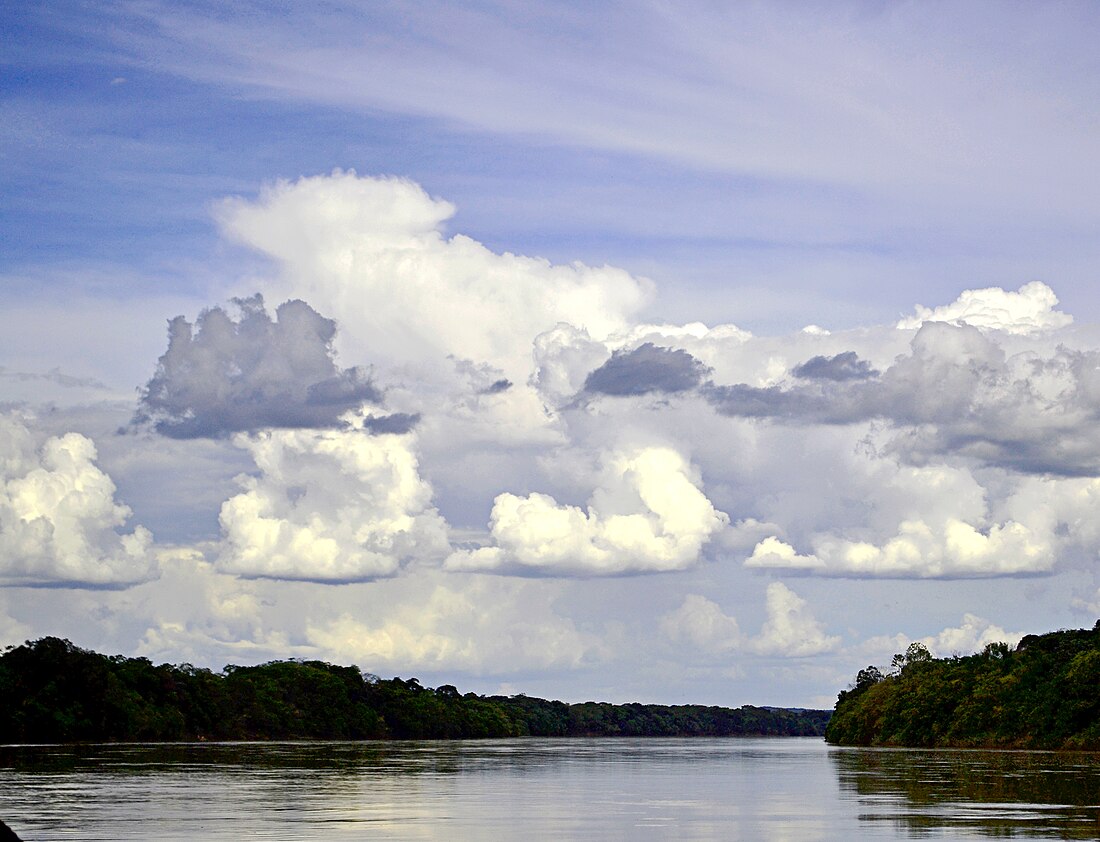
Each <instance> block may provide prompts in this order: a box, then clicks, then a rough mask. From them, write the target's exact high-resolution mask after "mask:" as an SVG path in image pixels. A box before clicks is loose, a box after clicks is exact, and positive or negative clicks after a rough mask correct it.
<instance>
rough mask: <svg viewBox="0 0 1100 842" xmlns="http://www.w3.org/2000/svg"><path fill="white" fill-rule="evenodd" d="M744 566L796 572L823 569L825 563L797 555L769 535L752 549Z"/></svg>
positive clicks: (817, 559) (812, 557)
mask: <svg viewBox="0 0 1100 842" xmlns="http://www.w3.org/2000/svg"><path fill="white" fill-rule="evenodd" d="M745 566H746V567H782V568H786V569H788V570H797V569H800V568H806V569H817V568H820V567H824V566H825V563H824V562H823V561H821V559H819V558H817V557H815V556H812V555H799V554H798V553H797V552H796V551H795V548H794V547H792V546H791V545H790V544H788V543H786V542H785V541H780V540H779V538H777V537H776V536H775V535H770V536H769V537H767V538H765V539H764V540H763V541H761V542H760V543H758V544H757V545H756V546H755V547H754V548H753V551H752V555H751V556H749V557H748V558H747V559H746V560H745Z"/></svg>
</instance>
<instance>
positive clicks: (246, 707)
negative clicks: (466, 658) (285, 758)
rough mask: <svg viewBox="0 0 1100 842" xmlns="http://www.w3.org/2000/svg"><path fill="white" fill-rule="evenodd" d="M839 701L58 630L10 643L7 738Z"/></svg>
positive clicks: (525, 725)
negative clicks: (173, 657)
mask: <svg viewBox="0 0 1100 842" xmlns="http://www.w3.org/2000/svg"><path fill="white" fill-rule="evenodd" d="M830 714H831V712H830V711H820V710H785V709H780V708H765V707H752V706H749V705H746V706H743V707H740V708H723V707H709V706H703V705H671V706H664V705H648V704H637V703H634V704H623V705H616V704H608V703H605V702H584V703H581V704H567V703H565V702H559V701H549V700H546V699H538V698H534V697H529V696H525V695H522V694H520V695H516V696H480V695H477V694H475V693H460V692H459V691H458V689H457V688H455V687H454V686H452V685H449V684H448V685H443V686H440V687H436V688H431V687H423V686H421V684H420V682H419V681H418V680H417V679H415V678H408V679H402V678H391V679H381V678H378V677H377V676H373V675H369V674H365V673H363V672H361V671H360V670H359V669H358V668H357V667H346V666H335V665H333V664H328V663H324V662H321V661H305V660H288V661H272V662H269V663H266V664H260V665H259V666H252V667H244V666H233V665H230V666H227V667H225V668H224V669H223V670H221V671H220V672H214V671H212V670H209V669H203V668H199V667H194V666H192V665H190V664H182V665H178V666H174V665H170V664H161V665H159V666H158V665H154V664H153V663H152V662H151V661H150V660H148V659H147V658H128V657H124V656H122V655H110V656H109V655H101V654H99V653H96V652H92V651H89V650H86V649H81V648H80V647H78V646H75V645H74V644H73V643H71V642H70V641H68V640H62V639H60V638H56V637H45V638H42V639H40V640H36V641H33V642H31V641H28V642H27V643H24V644H23V645H21V646H9V647H7V648H6V649H5V650H4V652H3V654H0V743H28V742H34V743H70V742H115V741H117V742H130V741H140V742H160V741H192V740H362V739H386V738H389V739H472V738H488V737H524V736H532V737H634V736H639V737H641V736H648V737H694V736H715V737H725V736H760V735H768V736H820V735H821V734H822V733H824V728H825V723H826V722H827V721H828V719H829V716H830Z"/></svg>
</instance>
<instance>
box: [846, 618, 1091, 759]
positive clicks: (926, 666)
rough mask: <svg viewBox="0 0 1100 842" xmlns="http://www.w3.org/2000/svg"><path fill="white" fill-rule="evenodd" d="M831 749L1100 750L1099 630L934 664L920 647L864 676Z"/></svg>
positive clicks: (1032, 638) (849, 695) (993, 647)
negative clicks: (844, 747)
mask: <svg viewBox="0 0 1100 842" xmlns="http://www.w3.org/2000/svg"><path fill="white" fill-rule="evenodd" d="M825 739H826V740H827V741H828V742H830V743H836V744H839V745H864V746H866V745H884V746H919V747H937V746H957V747H1005V748H1008V747H1013V748H1050V749H1070V748H1079V749H1100V622H1098V623H1097V625H1096V627H1095V628H1093V629H1091V630H1084V629H1082V630H1072V631H1057V632H1051V633H1050V634H1044V635H1028V636H1027V637H1025V638H1024V639H1023V640H1021V641H1020V644H1019V646H1017V647H1016V649H1015V650H1012V649H1011V648H1010V647H1009V646H1008V645H1007V644H1004V643H991V644H989V645H988V646H986V647H985V649H983V650H982V651H981V652H979V653H977V654H975V655H969V656H966V657H962V656H956V657H952V658H943V659H935V658H932V657H931V655H929V653H928V650H927V649H925V648H924V647H923V646H921V645H920V644H919V643H917V644H913V645H912V646H910V647H909V650H908V652H906V653H905V654H904V655H897V656H895V658H894V663H893V666H892V668H891V669H890V670H889V671H888V673H886V674H883V673H882V672H881V671H880V670H879V669H877V668H876V667H867V668H866V669H863V670H860V672H859V675H857V676H856V681H855V683H854V685H853V686H852V687H851V688H850V689H848V690H845V691H842V692H841V693H840V696H839V697H838V699H837V703H836V710H835V712H834V713H833V717H832V719H831V720H830V722H829V725H828V727H827V728H826V731H825Z"/></svg>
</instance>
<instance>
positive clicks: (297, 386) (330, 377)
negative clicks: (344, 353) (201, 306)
mask: <svg viewBox="0 0 1100 842" xmlns="http://www.w3.org/2000/svg"><path fill="white" fill-rule="evenodd" d="M234 303H235V305H236V307H237V309H238V311H239V315H238V317H237V318H236V319H234V318H233V317H232V316H231V315H230V314H229V313H228V312H226V311H225V310H224V309H222V308H220V307H213V308H211V309H209V310H205V311H203V312H202V313H201V314H200V315H199V317H198V319H196V321H195V324H194V325H192V324H191V323H190V322H188V321H187V320H186V319H185V318H184V317H183V316H178V317H176V318H174V319H172V320H171V322H169V325H168V350H167V351H166V352H165V353H164V355H163V356H162V357H161V358H160V360H159V361H158V363H157V371H156V374H154V375H153V378H152V379H151V380H150V381H149V383H148V384H147V385H146V386H145V389H144V390H143V392H142V395H141V403H140V408H139V411H138V415H137V418H136V420H137V421H138V422H145V421H152V423H153V424H154V425H155V427H156V429H157V431H158V432H160V433H163V434H164V435H168V436H172V437H174V438H197V437H213V436H225V435H227V434H230V433H234V432H239V431H242V430H256V429H260V428H264V427H283V428H292V427H332V426H335V425H336V424H337V423H338V421H339V418H340V416H341V415H342V414H343V413H345V412H347V411H348V410H351V409H355V408H357V407H359V406H360V405H361V404H363V403H365V402H366V403H378V402H380V400H381V397H382V396H381V393H380V392H379V390H378V388H377V387H376V386H375V385H374V383H373V382H372V380H371V377H370V375H369V373H368V371H367V370H366V369H363V368H358V367H356V368H348V369H343V370H341V369H338V368H337V367H336V364H335V362H334V359H333V349H332V343H333V338H334V337H335V335H336V323H335V322H334V321H333V320H332V319H327V318H325V317H323V316H322V315H321V314H320V313H318V312H317V311H316V310H314V309H313V308H312V307H310V306H309V305H308V304H306V303H305V302H304V301H299V300H293V301H287V302H286V303H284V304H281V305H279V307H278V308H276V310H275V319H274V320H272V319H271V317H270V316H269V315H268V314H267V311H266V309H265V307H264V302H263V298H262V297H261V296H260V295H255V296H253V297H252V298H246V299H236V300H235V302H234Z"/></svg>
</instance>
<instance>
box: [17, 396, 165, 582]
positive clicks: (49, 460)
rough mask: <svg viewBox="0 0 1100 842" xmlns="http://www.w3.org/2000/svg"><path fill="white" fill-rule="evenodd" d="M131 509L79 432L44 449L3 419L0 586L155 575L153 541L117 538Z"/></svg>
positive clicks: (132, 535) (145, 535)
mask: <svg viewBox="0 0 1100 842" xmlns="http://www.w3.org/2000/svg"><path fill="white" fill-rule="evenodd" d="M130 514H131V511H130V509H129V507H127V506H125V505H122V504H120V503H118V502H116V501H115V484H114V482H113V481H112V480H111V478H110V477H109V476H108V475H107V474H105V473H104V472H103V471H102V470H100V468H99V467H98V466H97V465H96V448H95V444H94V443H93V442H92V440H91V439H89V438H87V437H86V436H82V435H80V434H78V433H68V434H65V435H62V436H54V437H52V438H49V439H47V440H46V441H45V443H44V444H42V446H41V447H36V446H35V440H34V436H33V435H32V433H31V431H30V430H29V429H28V427H27V425H26V424H25V423H24V422H23V421H22V420H21V419H20V418H19V417H17V416H16V415H13V414H8V415H0V581H2V582H5V583H7V584H66V585H73V586H117V585H128V584H133V583H135V582H139V581H142V580H144V579H148V578H149V577H150V576H152V575H154V564H153V557H152V553H151V551H150V549H151V545H152V540H153V538H152V535H151V534H150V532H149V531H148V530H147V529H145V528H144V527H142V526H136V527H134V529H133V531H131V532H121V531H120V527H123V526H124V525H125V524H126V521H127V520H128V519H129V517H130Z"/></svg>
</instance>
